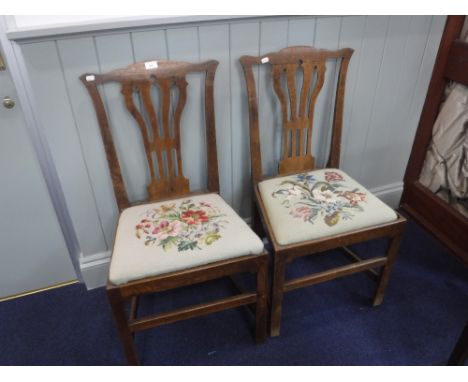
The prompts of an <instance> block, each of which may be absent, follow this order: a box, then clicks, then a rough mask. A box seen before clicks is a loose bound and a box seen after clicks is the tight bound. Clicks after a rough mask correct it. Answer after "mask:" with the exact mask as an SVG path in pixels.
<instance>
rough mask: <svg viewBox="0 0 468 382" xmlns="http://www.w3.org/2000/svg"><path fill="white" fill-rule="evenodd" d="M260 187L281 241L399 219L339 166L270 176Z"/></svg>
mask: <svg viewBox="0 0 468 382" xmlns="http://www.w3.org/2000/svg"><path fill="white" fill-rule="evenodd" d="M258 187H259V191H260V195H261V198H262V200H263V203H264V205H265V208H266V212H267V214H268V218H269V221H270V223H271V226H272V228H273V232H274V236H275V238H276V241H277V242H278V243H279V244H282V245H286V244H292V243H298V242H301V241H306V240H313V239H317V238H321V237H325V236H330V235H335V234H339V233H343V232H348V231H353V230H357V229H360V228H365V227H370V226H373V225H377V224H381V223H387V222H390V221H393V220H395V219H397V215H396V213H395V211H393V210H392V209H391V208H390V207H388V206H387V205H386V204H385V203H383V202H382V201H380V200H379V199H378V198H377V197H375V196H374V195H372V194H371V193H370V192H369V191H368V190H366V189H365V188H364V187H363V186H361V185H360V184H359V183H357V182H356V181H355V180H353V179H352V178H351V177H350V176H349V175H347V174H346V173H344V172H343V171H341V170H338V169H324V170H316V171H311V172H308V173H304V174H298V175H292V176H285V177H279V178H274V179H268V180H265V181H263V182H260V183H259V185H258Z"/></svg>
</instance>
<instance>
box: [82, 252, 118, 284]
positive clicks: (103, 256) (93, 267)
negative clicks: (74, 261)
mask: <svg viewBox="0 0 468 382" xmlns="http://www.w3.org/2000/svg"><path fill="white" fill-rule="evenodd" d="M110 257H111V252H110V251H108V252H101V253H96V254H94V255H88V256H84V257H82V258H81V260H80V268H81V275H82V276H83V281H84V282H85V284H86V288H87V289H88V290H90V289H94V288H99V287H102V286H104V285H106V282H107V275H108V274H109V265H110Z"/></svg>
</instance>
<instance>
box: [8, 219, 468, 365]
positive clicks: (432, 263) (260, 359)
mask: <svg viewBox="0 0 468 382" xmlns="http://www.w3.org/2000/svg"><path fill="white" fill-rule="evenodd" d="M384 248H385V241H373V242H370V243H366V244H362V245H360V246H358V248H356V249H357V250H358V251H359V253H361V254H364V257H366V256H369V254H372V255H376V254H380V253H383V251H384ZM345 262H346V261H345V260H344V258H343V256H342V255H341V254H340V253H330V252H327V253H324V254H319V255H316V256H314V257H309V258H303V259H300V260H298V261H296V262H294V263H293V265H292V266H291V269H290V270H289V271H288V276H293V275H294V276H297V275H300V274H304V273H307V272H310V271H312V270H315V271H317V270H321V269H326V268H327V267H329V266H332V265H337V264H343V263H345ZM245 282H246V283H247V282H249V280H245ZM374 290H375V282H374V281H372V280H371V279H370V278H369V277H367V276H366V275H365V274H357V275H353V276H348V277H345V278H342V279H338V280H334V281H331V282H327V283H324V284H319V285H316V286H313V287H309V288H305V289H299V290H296V291H293V292H290V293H288V294H286V295H285V299H284V306H283V320H282V328H281V335H280V337H277V338H269V339H267V341H266V342H265V343H264V344H262V345H255V343H254V341H253V339H252V336H251V327H252V323H253V318H252V317H251V315H250V314H249V312H248V311H247V310H246V309H244V308H240V309H233V310H229V311H225V312H220V313H216V314H212V315H209V316H204V317H199V318H196V319H191V320H188V321H182V322H178V323H175V324H171V325H166V326H163V327H160V328H156V329H152V330H149V331H145V332H141V333H138V334H137V338H136V341H137V347H138V351H139V354H140V358H141V362H142V364H144V365H436V364H442V363H445V362H446V361H447V358H448V356H449V355H450V352H451V350H452V348H453V346H454V345H455V342H456V340H457V338H458V336H459V334H460V333H461V331H462V329H463V327H464V325H465V322H466V320H467V319H468V270H467V269H466V268H465V267H464V266H463V265H462V264H461V263H460V262H459V261H458V260H457V259H455V258H454V257H453V256H451V255H450V254H449V253H448V251H447V250H446V249H445V248H444V247H443V246H442V245H441V244H440V243H439V242H437V241H436V240H435V239H433V238H432V237H431V236H429V235H428V234H427V233H426V232H425V231H424V230H423V229H422V228H420V227H419V226H418V225H416V224H415V223H412V222H410V223H409V224H408V227H407V230H406V233H405V236H404V239H403V241H402V245H401V250H400V255H399V258H398V260H397V263H396V266H395V269H394V272H393V275H392V278H391V281H390V285H389V287H388V289H387V293H386V297H385V300H384V303H383V304H382V305H381V306H380V307H378V308H372V307H371V305H370V303H371V300H372V296H373V293H374ZM232 292H233V290H232V286H231V284H230V283H229V282H227V281H225V280H219V281H215V282H212V283H209V284H207V285H197V286H194V287H190V288H183V289H181V290H178V291H175V293H174V291H173V292H170V293H161V294H160V295H158V296H155V297H153V296H151V297H147V298H145V299H144V300H143V301H142V304H141V312H150V311H155V310H158V311H159V310H164V309H168V308H171V307H176V306H181V305H184V303H185V304H186V303H188V302H194V303H196V302H201V301H204V300H205V301H206V300H207V299H209V298H216V297H219V296H225V295H228V294H232ZM156 307H157V309H156ZM124 363H125V359H124V356H123V352H122V349H121V346H120V343H119V340H118V337H117V332H116V329H115V327H114V323H113V321H112V316H111V312H110V309H109V306H108V303H107V300H106V296H105V292H104V289H102V288H100V289H96V290H92V291H89V292H88V291H86V289H85V287H84V286H83V285H79V284H76V285H71V286H68V287H63V288H60V289H56V290H52V291H48V292H44V293H40V294H36V295H32V296H28V297H24V298H20V299H16V300H12V301H7V302H3V303H0V365H119V364H124Z"/></svg>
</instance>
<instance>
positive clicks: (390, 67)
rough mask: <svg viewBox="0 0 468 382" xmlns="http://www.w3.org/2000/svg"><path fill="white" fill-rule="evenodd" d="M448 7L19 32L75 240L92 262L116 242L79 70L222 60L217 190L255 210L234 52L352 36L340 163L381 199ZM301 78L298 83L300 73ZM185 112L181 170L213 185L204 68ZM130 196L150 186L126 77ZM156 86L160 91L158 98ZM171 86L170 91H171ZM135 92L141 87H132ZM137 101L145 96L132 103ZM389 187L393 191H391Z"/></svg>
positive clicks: (396, 169)
mask: <svg viewBox="0 0 468 382" xmlns="http://www.w3.org/2000/svg"><path fill="white" fill-rule="evenodd" d="M444 24H445V16H434V17H431V16H411V17H410V16H343V17H341V16H326V17H322V16H297V17H293V16H289V17H284V16H278V17H275V18H261V17H260V18H251V19H249V20H229V21H210V22H199V23H192V24H190V25H183V24H181V25H172V26H170V27H169V26H166V27H163V26H160V25H157V26H154V27H145V28H137V27H135V28H133V29H130V30H128V31H125V32H122V30H115V31H106V32H98V31H97V32H93V33H89V34H88V35H84V36H80V37H76V36H57V37H56V41H54V39H51V38H50V37H44V38H43V39H42V40H41V39H40V38H39V39H37V40H34V41H29V42H23V43H22V44H21V45H20V47H21V49H22V53H23V55H24V58H25V61H26V62H25V64H26V68H27V71H28V74H29V76H30V78H31V83H32V87H33V93H34V96H35V98H36V103H37V106H38V109H39V110H38V114H39V116H40V119H41V123H42V124H43V125H44V128H45V131H46V134H47V138H48V140H49V144H50V147H51V150H52V155H53V158H54V160H55V163H56V167H57V171H58V173H59V176H60V181H61V182H62V186H63V189H64V193H65V196H66V201H67V205H68V208H69V212H70V215H71V218H72V220H73V225H74V227H75V230H76V232H77V236H78V240H79V242H80V246H81V248H82V251H83V253H84V255H85V258H87V259H89V260H88V261H90V262H92V261H94V260H93V259H100V260H99V261H102V262H105V259H104V260H103V259H102V256H101V257H99V256H94V257H93V256H92V255H93V254H98V253H100V252H105V251H109V250H110V249H111V248H110V247H111V246H112V242H113V236H114V230H115V225H116V221H117V210H116V205H115V200H114V198H113V197H112V196H111V195H112V186H111V181H110V177H109V172H108V169H107V162H106V160H105V154H104V150H103V147H102V143H101V140H100V137H99V129H98V125H97V122H96V117H95V115H94V110H93V108H92V104H91V101H90V100H89V96H88V95H87V93H86V92H85V89H84V88H83V86H82V85H81V83H80V82H79V81H78V76H79V75H80V74H82V73H84V72H88V71H89V72H107V71H110V70H113V69H116V68H119V67H123V66H127V65H129V64H130V63H132V62H134V61H143V60H150V59H170V60H182V61H193V62H197V61H202V60H207V59H216V60H218V61H219V62H220V65H219V67H218V71H217V75H216V79H215V107H216V126H217V134H218V136H217V137H218V141H217V146H218V160H219V170H220V188H221V194H222V196H223V197H224V198H225V199H226V200H227V201H228V202H229V203H231V205H232V206H233V207H234V209H235V210H236V211H238V212H239V213H240V214H241V216H243V217H249V216H250V213H251V211H250V206H251V179H250V153H249V125H248V109H247V102H246V89H245V80H244V74H243V72H242V68H241V66H240V64H239V58H240V57H241V56H242V55H260V54H266V53H268V52H271V51H276V50H278V49H281V48H284V47H286V46H293V45H313V46H315V47H317V48H327V49H337V48H340V47H350V48H353V49H354V54H353V57H352V59H351V63H350V66H349V70H348V80H347V87H346V98H345V108H344V128H343V129H344V130H343V140H342V158H341V167H342V168H343V169H344V170H345V171H347V172H349V173H350V175H351V176H353V177H355V178H356V179H357V180H359V181H361V182H362V183H363V184H364V185H365V186H366V187H369V188H371V189H372V190H374V191H375V192H377V193H378V195H379V196H380V197H382V198H383V199H384V200H387V201H390V202H392V203H396V202H397V200H398V198H399V192H400V189H401V182H402V178H403V173H404V169H405V166H406V162H407V159H408V156H409V152H410V148H411V145H412V141H413V137H414V133H415V131H416V127H417V123H418V120H419V114H420V112H421V108H422V105H423V103H424V98H425V93H426V90H427V86H428V83H429V80H430V76H431V72H432V67H433V64H434V60H435V56H436V54H437V49H438V44H439V41H440V38H441V35H442V30H443V27H444ZM269 69H270V67H269V65H264V66H261V67H259V68H257V70H256V71H255V76H256V79H257V94H258V98H259V105H260V108H259V121H260V133H261V139H262V147H261V149H262V155H263V170H264V172H265V173H266V174H269V175H272V174H274V173H275V172H276V160H277V159H278V158H279V156H280V140H281V134H280V132H281V130H280V128H281V127H280V110H279V105H278V101H277V99H276V95H275V94H274V92H273V91H272V90H273V89H272V83H271V80H270V79H269V76H267V70H269ZM336 69H337V68H336V66H335V65H333V64H329V65H328V66H327V72H326V76H327V80H331V81H329V83H328V86H325V87H324V88H323V89H322V92H321V94H320V96H319V98H318V101H317V105H316V110H317V111H316V114H315V121H314V135H313V151H314V154H315V155H316V156H317V162H318V165H323V164H324V163H325V160H326V156H327V154H328V143H329V139H330V125H331V121H332V112H333V110H332V105H333V101H334V92H332V87H333V85H334V83H333V82H334V81H335V82H336V80H337V73H338V71H337V70H336ZM297 78H298V82H299V84H301V83H302V78H301V75H300V74H299V75H298V77H297ZM187 80H188V82H189V86H188V92H189V100H188V102H187V104H186V107H185V110H184V113H183V116H182V121H181V123H182V125H181V128H182V137H181V138H182V139H181V140H182V146H183V153H184V172H185V174H186V176H187V177H188V178H189V179H190V182H191V188H192V189H193V190H194V189H202V188H204V187H205V186H206V177H207V174H206V147H205V139H204V134H205V128H204V124H203V121H204V118H203V107H202V104H201V103H200V102H198V101H199V100H200V96H203V80H204V76H203V75H202V74H193V75H189V76H188V78H187ZM102 94H103V96H104V97H103V98H104V102H105V105H106V108H107V109H108V110H111V113H110V117H111V118H110V124H111V129H112V131H113V134H114V136H115V141H116V143H117V146H118V147H120V150H119V151H118V155H119V159H120V160H121V162H122V167H123V173H124V180H125V182H126V185H127V187H128V189H129V195H130V198H131V199H133V200H137V199H141V198H143V197H144V196H146V188H145V185H146V183H147V181H148V175H149V174H148V169H147V165H146V159H145V155H144V152H143V149H142V142H141V136H140V134H139V130H138V128H137V127H136V125H135V122H134V120H133V118H132V117H131V115H130V114H129V113H128V111H127V110H126V108H125V105H124V103H123V100H122V97H121V95H120V88H119V86H117V85H116V84H109V85H106V88H105V91H104V92H103V93H102ZM156 94H157V92H156V89H154V91H153V97H154V101H155V103H156V104H158V103H159V100H158V97H156ZM174 97H175V96H174ZM136 98H137V97H136ZM137 104H138V102H137ZM389 195H390V196H389Z"/></svg>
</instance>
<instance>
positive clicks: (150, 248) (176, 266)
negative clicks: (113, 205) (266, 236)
mask: <svg viewBox="0 0 468 382" xmlns="http://www.w3.org/2000/svg"><path fill="white" fill-rule="evenodd" d="M262 251H263V243H262V241H261V240H260V238H259V237H258V236H257V235H255V233H254V232H253V231H252V230H251V229H250V228H249V226H248V225H247V224H246V223H245V222H244V221H243V220H242V219H241V218H240V217H239V216H238V215H237V214H236V213H235V211H234V210H233V209H232V208H231V207H230V206H229V205H228V204H227V203H226V202H225V201H224V200H223V199H222V198H221V197H220V196H219V195H217V194H203V195H196V196H192V197H190V198H181V199H174V200H171V201H166V202H164V203H152V204H145V205H141V206H137V207H131V208H128V209H126V210H124V211H123V212H122V214H121V216H120V220H119V224H118V227H117V233H116V238H115V244H114V251H113V254H112V260H111V266H110V272H109V280H110V281H111V282H112V283H113V284H117V285H118V284H123V283H126V282H128V281H132V280H138V279H142V278H144V277H148V276H154V275H159V274H163V273H168V272H172V271H178V270H182V269H187V268H191V267H195V266H199V265H203V264H208V263H212V262H215V261H219V260H224V259H228V258H233V257H239V256H244V255H249V254H260V253H261V252H262Z"/></svg>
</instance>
